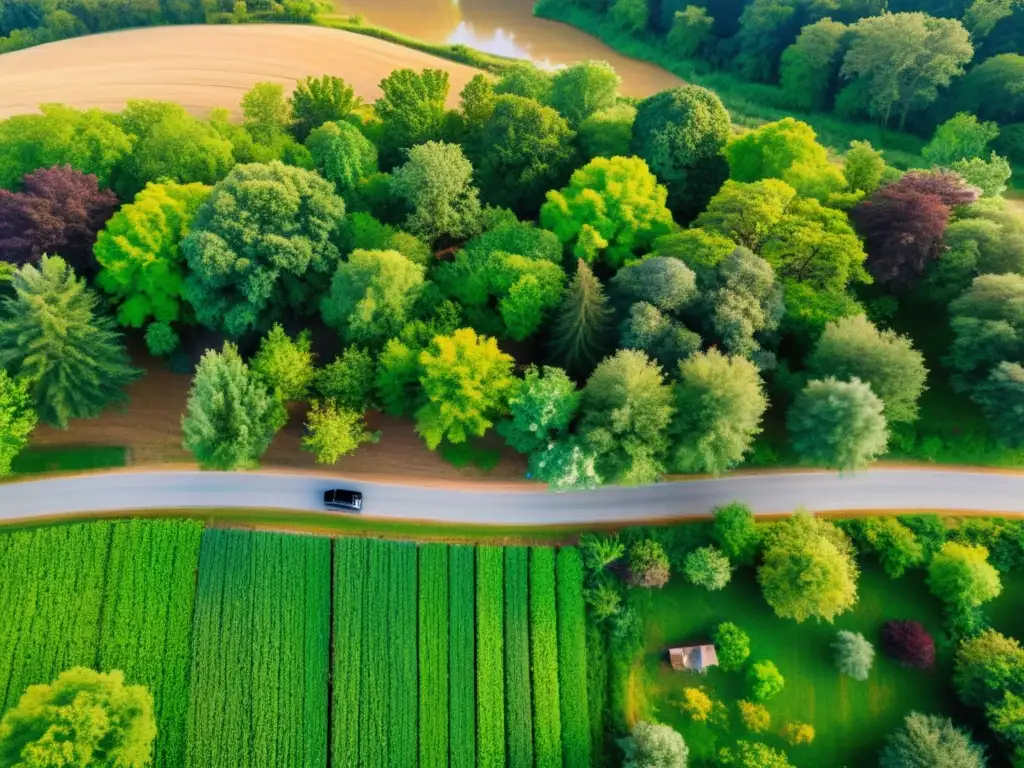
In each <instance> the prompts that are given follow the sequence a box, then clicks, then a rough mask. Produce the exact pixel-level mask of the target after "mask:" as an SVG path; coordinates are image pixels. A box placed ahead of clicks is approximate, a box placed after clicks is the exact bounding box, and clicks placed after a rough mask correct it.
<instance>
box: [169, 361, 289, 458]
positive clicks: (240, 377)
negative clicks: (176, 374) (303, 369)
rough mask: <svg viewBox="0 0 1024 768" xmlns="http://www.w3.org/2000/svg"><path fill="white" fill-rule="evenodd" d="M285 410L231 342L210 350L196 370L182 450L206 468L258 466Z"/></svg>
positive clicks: (187, 406) (183, 429)
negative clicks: (218, 350) (191, 454)
mask: <svg viewBox="0 0 1024 768" xmlns="http://www.w3.org/2000/svg"><path fill="white" fill-rule="evenodd" d="M284 419H285V415H284V409H283V407H282V406H281V404H280V403H279V402H277V401H276V400H275V399H274V397H273V396H272V395H271V394H270V393H269V392H268V391H267V388H266V386H265V385H264V384H263V382H262V381H261V380H260V379H259V378H258V377H257V376H256V375H255V374H254V373H253V372H252V371H250V370H249V368H248V367H247V366H246V364H245V363H244V362H242V358H241V357H239V355H238V349H237V348H236V347H235V345H234V344H231V343H230V342H225V343H224V348H223V349H222V350H221V351H220V352H217V351H216V350H212V349H211V350H207V352H206V353H205V354H204V355H203V357H202V359H201V360H200V361H199V365H197V366H196V375H195V378H194V379H193V380H192V388H191V389H190V390H189V393H188V404H187V405H186V410H185V415H184V416H183V417H182V419H181V432H182V436H183V438H184V439H183V442H182V444H183V446H184V447H185V449H186V450H188V451H191V452H192V453H193V455H195V457H196V461H198V462H199V464H200V466H202V467H204V468H206V469H220V470H228V469H245V468H250V467H255V466H257V465H258V464H259V459H260V456H262V455H263V453H264V452H265V451H266V450H267V448H269V447H270V441H271V440H272V439H273V438H274V434H275V433H276V432H277V430H278V429H280V428H281V427H282V426H283V425H284Z"/></svg>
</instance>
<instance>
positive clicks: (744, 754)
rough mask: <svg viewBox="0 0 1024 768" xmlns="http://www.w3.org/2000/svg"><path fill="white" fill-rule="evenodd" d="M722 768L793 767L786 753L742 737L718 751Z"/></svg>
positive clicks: (719, 763)
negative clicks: (730, 745)
mask: <svg viewBox="0 0 1024 768" xmlns="http://www.w3.org/2000/svg"><path fill="white" fill-rule="evenodd" d="M718 765H720V766H722V768H793V766H792V764H791V763H790V762H789V759H788V758H787V757H786V755H785V753H783V752H780V751H779V750H777V749H772V748H771V747H769V746H768V745H767V744H762V743H761V742H759V741H744V740H743V739H740V740H739V741H737V742H736V744H734V745H733V746H732V747H723V748H722V750H721V751H720V752H719V753H718Z"/></svg>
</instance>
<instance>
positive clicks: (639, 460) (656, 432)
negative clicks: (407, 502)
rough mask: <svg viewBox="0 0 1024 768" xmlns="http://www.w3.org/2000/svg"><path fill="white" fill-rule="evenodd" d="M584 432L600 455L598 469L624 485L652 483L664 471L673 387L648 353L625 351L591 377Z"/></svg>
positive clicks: (583, 408)
mask: <svg viewBox="0 0 1024 768" xmlns="http://www.w3.org/2000/svg"><path fill="white" fill-rule="evenodd" d="M580 410H581V413H582V421H581V423H580V434H581V435H582V436H583V438H584V440H585V441H586V442H587V444H588V445H590V446H591V447H592V448H594V450H596V451H597V454H598V473H599V474H600V475H601V476H602V477H603V478H605V480H606V481H608V482H612V483H616V484H619V485H640V484H643V483H650V482H653V481H654V480H655V479H657V477H658V476H659V475H660V474H661V473H662V472H663V471H664V461H665V456H666V452H667V449H668V437H667V427H668V423H669V421H670V420H671V418H672V412H673V408H672V390H671V389H670V388H669V387H668V386H667V385H666V384H665V381H664V377H663V375H662V372H661V369H660V368H659V367H658V366H657V365H655V364H653V363H652V362H651V361H650V360H649V359H648V357H647V355H645V354H644V353H643V352H637V351H635V350H628V349H627V350H620V351H619V352H617V353H616V354H615V355H613V356H611V357H609V358H607V359H605V360H604V361H603V362H601V364H600V365H598V366H597V369H596V370H595V371H594V372H593V373H592V374H591V375H590V378H589V379H587V385H586V387H584V389H583V400H582V404H581V409H580Z"/></svg>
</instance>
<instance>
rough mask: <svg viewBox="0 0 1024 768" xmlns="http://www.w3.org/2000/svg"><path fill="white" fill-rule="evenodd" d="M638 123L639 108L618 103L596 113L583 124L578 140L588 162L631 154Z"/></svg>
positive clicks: (579, 129)
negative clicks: (637, 113)
mask: <svg viewBox="0 0 1024 768" xmlns="http://www.w3.org/2000/svg"><path fill="white" fill-rule="evenodd" d="M634 120H636V107H634V106H633V105H632V104H616V105H615V106H612V107H608V108H607V109H603V110H601V111H600V112H595V113H594V114H592V115H591V116H590V117H588V118H587V119H586V120H584V121H583V122H582V123H580V125H579V128H578V131H579V133H578V135H577V140H578V141H579V145H580V150H581V151H582V153H583V157H584V159H587V160H592V159H594V158H595V157H616V156H624V155H628V154H629V144H630V142H631V141H632V140H633V121H634Z"/></svg>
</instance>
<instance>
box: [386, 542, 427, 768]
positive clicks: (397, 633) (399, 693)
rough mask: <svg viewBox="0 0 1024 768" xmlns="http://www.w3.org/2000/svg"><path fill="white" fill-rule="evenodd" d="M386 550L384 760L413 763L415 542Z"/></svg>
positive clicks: (416, 681)
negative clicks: (387, 660) (387, 685)
mask: <svg viewBox="0 0 1024 768" xmlns="http://www.w3.org/2000/svg"><path fill="white" fill-rule="evenodd" d="M388 554H389V560H390V568H389V570H390V580H389V582H388V583H389V590H388V614H389V617H390V619H389V622H388V640H389V642H390V644H391V653H386V654H382V655H383V656H385V657H389V658H390V662H391V664H390V669H389V672H390V675H391V679H390V691H391V696H390V700H389V705H388V761H387V763H386V764H387V765H407V766H415V765H416V759H417V754H418V752H417V735H418V734H417V711H418V709H419V671H418V668H417V663H418V658H417V648H418V646H419V637H418V635H417V627H416V625H417V620H416V614H417V599H416V591H417V590H416V581H417V579H416V576H417V574H416V545H415V544H412V543H408V542H406V543H396V544H391V545H390V546H389V548H388Z"/></svg>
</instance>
